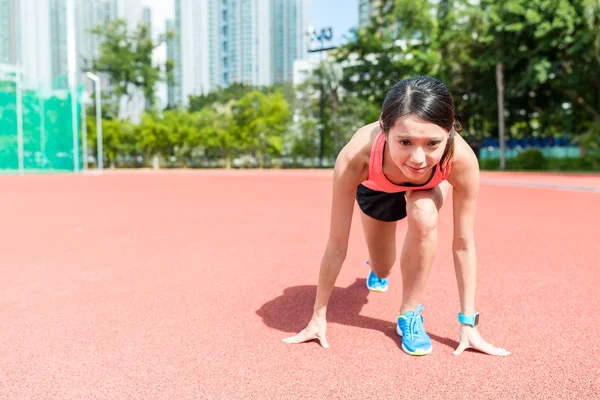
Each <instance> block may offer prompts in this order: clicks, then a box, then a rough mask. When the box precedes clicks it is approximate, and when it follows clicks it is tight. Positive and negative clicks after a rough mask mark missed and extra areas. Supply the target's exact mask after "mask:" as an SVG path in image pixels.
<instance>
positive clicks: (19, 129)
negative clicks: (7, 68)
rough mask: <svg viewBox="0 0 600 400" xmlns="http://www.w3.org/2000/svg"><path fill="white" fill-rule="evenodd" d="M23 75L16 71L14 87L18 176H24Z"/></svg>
mask: <svg viewBox="0 0 600 400" xmlns="http://www.w3.org/2000/svg"><path fill="white" fill-rule="evenodd" d="M22 77H23V75H22V74H21V72H19V71H17V72H16V73H15V78H16V79H15V85H16V91H17V152H18V159H19V175H24V174H25V163H24V157H23V96H22V93H21V91H22V88H21V85H22V82H21V79H22Z"/></svg>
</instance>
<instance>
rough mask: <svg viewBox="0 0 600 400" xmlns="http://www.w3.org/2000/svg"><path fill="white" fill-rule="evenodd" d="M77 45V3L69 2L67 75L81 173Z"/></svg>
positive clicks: (75, 167)
mask: <svg viewBox="0 0 600 400" xmlns="http://www.w3.org/2000/svg"><path fill="white" fill-rule="evenodd" d="M76 54H77V49H76V44H75V2H74V0H67V74H68V81H69V91H70V93H71V128H72V134H73V171H74V172H75V173H78V172H79V131H78V129H77V96H76V92H75V87H76V85H77V79H76V78H77V77H76V75H75V70H76Z"/></svg>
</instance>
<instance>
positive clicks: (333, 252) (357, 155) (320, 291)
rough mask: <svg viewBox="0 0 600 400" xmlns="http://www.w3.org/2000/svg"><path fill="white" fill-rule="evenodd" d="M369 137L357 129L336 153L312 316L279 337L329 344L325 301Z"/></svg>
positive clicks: (364, 169)
mask: <svg viewBox="0 0 600 400" xmlns="http://www.w3.org/2000/svg"><path fill="white" fill-rule="evenodd" d="M367 127H368V126H367ZM369 137H370V136H369V135H368V131H366V130H362V132H361V131H359V132H358V133H357V134H356V135H354V137H353V138H352V140H351V141H350V143H348V144H347V145H346V146H345V147H344V148H343V149H342V151H341V152H340V154H339V155H338V158H337V160H336V163H335V168H334V172H333V193H332V202H331V218H330V226H329V238H328V240H327V246H326V248H325V252H324V254H323V258H322V259H321V268H320V270H319V283H318V286H317V295H316V298H315V303H314V310H313V316H312V318H311V320H310V321H309V322H308V325H307V326H306V328H304V329H303V330H302V331H301V332H300V333H298V334H297V335H295V336H292V337H288V338H285V339H283V341H284V342H286V343H302V342H306V341H307V340H312V339H318V340H319V342H320V343H321V345H322V346H323V347H325V348H328V347H329V344H328V342H327V337H326V331H327V322H326V321H327V318H326V314H327V303H328V302H329V297H330V296H331V292H332V290H333V287H334V285H335V281H336V279H337V277H338V275H339V273H340V270H341V269H342V265H343V263H344V261H345V260H346V254H347V252H348V240H349V236H350V227H351V225H352V214H353V212H354V199H355V197H356V188H357V187H358V185H359V184H360V183H361V182H362V181H363V180H365V179H366V178H367V175H368V165H369V159H368V154H369V151H370V141H369Z"/></svg>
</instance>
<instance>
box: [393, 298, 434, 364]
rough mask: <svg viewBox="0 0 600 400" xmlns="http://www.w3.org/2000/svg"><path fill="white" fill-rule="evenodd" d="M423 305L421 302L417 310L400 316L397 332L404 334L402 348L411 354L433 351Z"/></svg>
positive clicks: (424, 353) (419, 354) (417, 354)
mask: <svg viewBox="0 0 600 400" xmlns="http://www.w3.org/2000/svg"><path fill="white" fill-rule="evenodd" d="M421 311H423V305H422V304H419V306H418V307H417V309H416V310H415V311H408V312H405V313H404V314H402V315H400V316H399V317H398V325H396V332H397V333H398V335H400V336H402V350H404V351H405V352H406V353H408V354H410V355H411V356H424V355H426V354H429V353H431V350H432V349H433V346H432V344H431V339H430V338H429V336H428V335H427V333H425V327H424V326H423V316H422V315H421Z"/></svg>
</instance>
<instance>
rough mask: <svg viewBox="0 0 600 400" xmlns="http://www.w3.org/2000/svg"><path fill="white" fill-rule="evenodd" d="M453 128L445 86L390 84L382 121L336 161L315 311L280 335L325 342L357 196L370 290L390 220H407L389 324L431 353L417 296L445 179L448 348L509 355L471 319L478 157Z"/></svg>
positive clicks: (388, 242)
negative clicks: (452, 295) (452, 329)
mask: <svg viewBox="0 0 600 400" xmlns="http://www.w3.org/2000/svg"><path fill="white" fill-rule="evenodd" d="M460 129H461V126H460V124H459V123H458V121H457V120H456V119H455V115H454V102H453V99H452V95H451V94H450V93H449V91H448V89H447V88H446V86H445V85H444V84H443V83H442V82H440V81H439V80H437V79H434V78H431V77H414V78H408V79H404V80H402V81H400V82H398V83H397V84H395V85H394V86H393V87H392V89H391V90H390V91H389V92H388V94H387V96H386V98H385V101H384V103H383V107H382V111H381V115H380V119H379V121H377V122H374V123H372V124H369V125H366V126H364V127H363V128H361V129H359V130H358V132H356V134H355V135H354V136H353V137H352V139H351V140H350V142H349V143H348V144H347V145H346V146H345V147H344V148H343V149H342V151H341V152H340V154H339V156H338V158H337V160H336V163H335V169H334V175H333V200H332V209H331V224H330V232H329V239H328V242H327V247H326V249H325V253H324V255H323V259H322V261H321V269H320V273H319V283H318V287H317V295H316V299H315V304H314V311H313V316H312V318H311V320H310V322H309V323H308V325H307V326H306V328H304V329H303V330H302V331H301V332H300V333H298V334H297V335H295V336H292V337H289V338H286V339H283V341H284V342H286V343H301V342H305V341H307V340H312V339H318V340H319V342H320V343H321V345H322V346H323V347H325V348H327V347H329V344H328V343H327V338H326V329H327V327H326V311H327V303H328V301H329V297H330V295H331V292H332V290H333V287H334V285H335V281H336V279H337V277H338V274H339V272H340V270H341V267H342V264H343V262H344V260H345V258H346V253H347V249H348V240H349V235H350V225H351V221H352V213H353V209H354V199H356V201H357V203H358V205H359V207H360V209H361V211H362V213H361V218H362V224H363V228H364V233H365V238H366V241H367V247H368V250H369V261H367V264H368V265H369V267H370V269H371V270H370V272H369V275H368V277H367V287H368V288H369V290H372V291H377V292H385V291H386V290H387V287H388V280H387V277H388V276H389V275H390V273H391V271H392V268H393V266H394V263H395V260H396V248H395V245H396V224H397V221H399V220H402V219H404V218H406V220H407V223H408V229H407V232H406V237H405V238H404V245H403V247H402V253H401V255H400V266H401V271H402V289H403V290H402V304H401V306H400V310H399V316H398V324H397V326H396V331H397V332H398V334H399V335H401V336H402V349H403V350H404V351H405V352H406V353H408V354H411V355H425V354H429V353H431V350H432V343H431V339H430V338H429V336H428V335H427V333H426V331H425V328H424V327H423V317H422V316H421V311H422V310H423V305H421V304H420V302H421V298H422V295H423V290H424V287H425V283H426V281H427V278H428V276H429V273H430V271H431V267H432V265H433V261H434V256H435V249H436V246H437V223H438V213H439V210H440V208H441V207H442V204H443V203H444V200H445V198H446V195H447V193H448V189H449V187H450V186H452V189H453V190H452V195H453V198H452V200H453V201H452V203H453V217H454V238H453V245H452V247H453V255H454V267H455V272H456V280H457V283H458V291H459V295H460V312H459V313H458V321H457V322H458V323H459V324H460V335H459V344H458V347H457V348H456V350H455V351H454V354H456V355H458V354H461V353H462V352H463V351H464V350H465V349H467V348H473V349H476V350H479V351H481V352H484V353H487V354H491V355H499V356H502V355H508V354H510V353H509V352H508V351H506V350H505V349H502V348H498V347H495V346H493V345H491V344H489V343H487V342H486V341H485V340H484V339H483V338H482V337H481V335H480V334H479V332H478V331H477V327H476V326H477V324H478V322H479V313H477V312H476V308H475V265H476V259H475V241H474V239H473V229H474V219H475V209H476V204H477V193H478V187H479V164H478V161H477V158H476V156H475V154H474V153H473V151H472V149H471V148H470V147H469V145H468V144H467V143H466V142H465V141H464V139H463V138H462V137H461V136H460V135H458V134H457V132H458V131H460Z"/></svg>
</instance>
